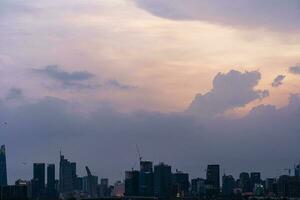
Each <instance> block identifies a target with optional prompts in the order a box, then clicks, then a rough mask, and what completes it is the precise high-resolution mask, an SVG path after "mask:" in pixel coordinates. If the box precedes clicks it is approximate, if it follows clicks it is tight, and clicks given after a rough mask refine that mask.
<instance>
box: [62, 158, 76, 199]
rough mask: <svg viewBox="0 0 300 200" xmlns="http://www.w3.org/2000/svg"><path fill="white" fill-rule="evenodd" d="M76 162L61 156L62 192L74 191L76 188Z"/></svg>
mask: <svg viewBox="0 0 300 200" xmlns="http://www.w3.org/2000/svg"><path fill="white" fill-rule="evenodd" d="M76 180H77V175H76V163H75V162H70V161H68V160H67V159H65V158H64V156H63V155H61V156H60V162H59V191H60V192H61V193H70V192H73V191H74V190H75V188H76Z"/></svg>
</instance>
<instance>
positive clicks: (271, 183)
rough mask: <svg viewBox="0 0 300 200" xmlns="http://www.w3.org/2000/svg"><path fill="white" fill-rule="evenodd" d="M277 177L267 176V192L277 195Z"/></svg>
mask: <svg viewBox="0 0 300 200" xmlns="http://www.w3.org/2000/svg"><path fill="white" fill-rule="evenodd" d="M276 186H277V179H276V178H267V179H266V194H267V195H275V194H277V188H276Z"/></svg>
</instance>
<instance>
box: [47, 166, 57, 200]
mask: <svg viewBox="0 0 300 200" xmlns="http://www.w3.org/2000/svg"><path fill="white" fill-rule="evenodd" d="M46 194H47V197H52V198H54V197H56V189H55V165H54V164H48V165H47V187H46Z"/></svg>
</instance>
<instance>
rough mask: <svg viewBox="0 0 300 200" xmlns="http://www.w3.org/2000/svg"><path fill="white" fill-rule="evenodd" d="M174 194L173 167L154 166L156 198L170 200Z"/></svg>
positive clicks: (164, 165)
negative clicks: (172, 193)
mask: <svg viewBox="0 0 300 200" xmlns="http://www.w3.org/2000/svg"><path fill="white" fill-rule="evenodd" d="M171 192H172V170H171V166H169V165H166V164H164V163H160V164H159V165H156V166H154V196H156V197H159V198H162V199H170V198H171Z"/></svg>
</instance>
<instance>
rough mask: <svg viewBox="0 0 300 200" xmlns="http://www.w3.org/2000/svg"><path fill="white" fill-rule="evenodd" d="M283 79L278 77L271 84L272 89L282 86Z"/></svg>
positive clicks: (282, 76)
mask: <svg viewBox="0 0 300 200" xmlns="http://www.w3.org/2000/svg"><path fill="white" fill-rule="evenodd" d="M284 79H285V76H284V75H278V76H277V77H276V78H275V79H274V80H273V82H272V84H271V85H272V87H279V86H280V85H282V84H283V83H282V81H283V80H284Z"/></svg>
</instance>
